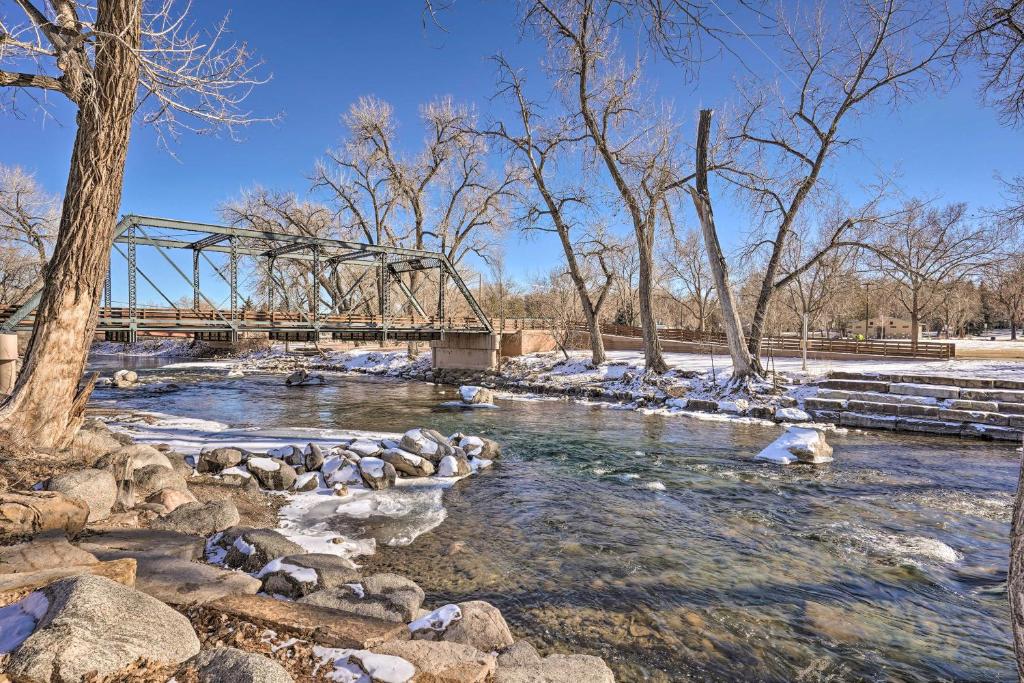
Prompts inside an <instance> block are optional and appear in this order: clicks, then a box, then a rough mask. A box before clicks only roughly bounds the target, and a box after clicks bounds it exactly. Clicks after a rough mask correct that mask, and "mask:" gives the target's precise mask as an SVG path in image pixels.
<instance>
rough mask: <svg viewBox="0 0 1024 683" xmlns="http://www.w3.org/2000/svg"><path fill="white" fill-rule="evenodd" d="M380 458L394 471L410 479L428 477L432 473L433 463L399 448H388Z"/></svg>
mask: <svg viewBox="0 0 1024 683" xmlns="http://www.w3.org/2000/svg"><path fill="white" fill-rule="evenodd" d="M380 458H381V460H383V461H384V462H387V463H391V465H392V466H393V467H394V468H395V470H396V471H398V472H401V473H402V474H405V475H408V476H410V477H429V476H430V475H431V474H433V473H434V465H433V463H431V462H430V461H429V460H427V459H426V458H422V457H420V456H418V455H414V454H412V453H410V452H409V451H403V450H402V449H401V448H389V449H387V450H386V451H384V452H383V453H381V455H380Z"/></svg>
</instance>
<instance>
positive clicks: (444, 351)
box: [430, 332, 501, 370]
mask: <svg viewBox="0 0 1024 683" xmlns="http://www.w3.org/2000/svg"><path fill="white" fill-rule="evenodd" d="M500 346H501V335H498V334H493V333H491V334H481V333H479V332H445V333H444V334H443V335H442V337H441V338H440V339H435V340H433V341H432V342H430V356H431V365H432V366H433V368H434V369H435V370H441V369H444V370H493V369H495V368H497V367H498V349H499V347H500Z"/></svg>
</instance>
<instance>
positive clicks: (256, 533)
mask: <svg viewBox="0 0 1024 683" xmlns="http://www.w3.org/2000/svg"><path fill="white" fill-rule="evenodd" d="M210 544H211V547H219V548H221V549H223V550H224V559H223V562H224V565H225V566H227V567H231V568H232V569H241V570H242V571H245V572H257V571H259V570H260V569H262V568H263V567H264V566H265V565H266V564H267V563H268V562H270V561H271V560H273V559H274V558H277V557H284V556H285V555H295V554H298V553H301V552H303V550H302V546H300V545H299V544H298V543H294V542H292V541H289V540H288V539H287V538H285V537H284V535H283V534H281V532H279V531H274V530H273V529H254V528H251V527H245V526H235V527H231V528H230V529H225V530H224V531H223V532H222V533H220V534H218V535H216V536H214V537H213V538H211V539H210ZM207 556H210V553H209V552H208V553H207Z"/></svg>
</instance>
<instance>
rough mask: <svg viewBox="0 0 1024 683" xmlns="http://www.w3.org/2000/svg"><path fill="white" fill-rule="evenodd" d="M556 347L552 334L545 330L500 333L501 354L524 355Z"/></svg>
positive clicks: (552, 349) (551, 349) (543, 351)
mask: <svg viewBox="0 0 1024 683" xmlns="http://www.w3.org/2000/svg"><path fill="white" fill-rule="evenodd" d="M557 348H558V345H557V344H555V338H554V336H553V335H552V334H551V332H549V331H547V330H519V331H518V332H506V333H504V334H503V335H501V355H502V356H525V355H526V354H528V353H545V352H547V351H554V350H555V349H557Z"/></svg>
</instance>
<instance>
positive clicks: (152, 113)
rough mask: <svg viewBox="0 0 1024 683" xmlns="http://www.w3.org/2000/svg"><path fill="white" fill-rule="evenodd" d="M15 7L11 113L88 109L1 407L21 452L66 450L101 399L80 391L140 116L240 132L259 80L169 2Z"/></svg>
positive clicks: (1, 70) (19, 0)
mask: <svg viewBox="0 0 1024 683" xmlns="http://www.w3.org/2000/svg"><path fill="white" fill-rule="evenodd" d="M10 4H12V5H13V7H10V8H8V9H5V10H3V14H2V15H0V87H3V88H5V89H8V90H7V92H8V93H9V95H10V96H9V97H6V98H5V99H4V108H5V109H12V108H16V107H18V106H19V95H25V96H26V97H32V95H31V93H32V91H39V90H41V91H45V92H48V93H58V94H61V95H63V96H64V97H66V98H67V99H68V100H69V101H70V102H71V103H72V104H73V105H74V106H75V107H76V108H77V116H76V123H77V131H76V136H75V145H74V149H73V151H72V154H71V164H70V170H69V173H68V182H67V187H66V190H65V192H64V203H63V207H62V211H61V221H60V226H59V230H58V234H57V240H56V243H55V244H54V248H53V254H52V257H51V259H50V266H49V268H48V271H47V275H48V276H47V279H46V283H45V286H44V288H43V292H42V299H41V301H40V303H39V306H38V308H37V309H36V316H35V327H34V330H33V334H32V338H31V340H30V342H29V345H28V350H27V352H26V356H25V360H24V364H23V367H22V371H21V373H20V375H19V377H18V381H17V383H16V385H15V388H14V393H13V395H12V396H11V397H10V398H9V399H8V400H7V401H6V402H5V404H4V405H3V406H2V407H0V431H2V432H3V433H4V435H5V436H6V437H7V438H8V439H10V440H11V441H13V442H15V443H31V444H33V445H35V446H37V447H44V448H45V447H60V446H63V445H65V444H67V443H68V442H69V440H70V438H71V436H72V434H73V433H74V431H75V430H76V429H77V427H78V425H79V424H80V419H81V413H82V409H83V407H84V405H85V401H86V400H87V399H88V396H89V394H90V392H91V384H87V385H86V386H85V388H84V389H82V390H81V391H79V390H78V383H79V380H80V378H81V376H82V371H83V369H84V367H85V360H86V355H87V353H88V347H89V343H90V341H91V339H92V335H93V332H94V330H95V327H96V308H97V305H98V301H99V295H100V289H101V287H102V283H103V279H104V276H105V274H106V269H107V256H108V249H109V244H110V237H111V233H112V229H113V226H114V220H115V217H116V215H117V210H118V207H119V204H120V199H121V185H122V181H123V178H124V165H125V156H126V152H127V148H128V138H129V134H130V132H131V124H132V120H133V118H134V116H135V114H136V112H137V110H139V109H140V108H141V109H142V110H143V111H144V112H145V113H144V114H143V119H144V120H145V121H147V122H149V123H153V124H158V125H159V126H160V127H161V130H163V131H164V132H165V133H166V134H167V135H170V136H173V135H175V134H177V132H178V131H180V130H182V129H185V128H202V129H209V128H212V127H221V126H224V127H227V128H228V129H229V130H231V129H233V128H235V127H237V126H240V125H244V124H245V123H248V122H249V121H251V120H252V118H251V117H250V116H249V115H248V113H246V112H244V111H240V109H239V106H238V105H239V104H240V103H241V102H242V101H243V100H244V98H245V95H246V94H248V92H249V89H250V88H251V87H252V86H253V85H255V84H256V83H258V82H259V81H260V79H259V78H258V77H256V75H255V74H254V72H253V68H254V65H253V62H252V60H251V58H250V54H249V50H248V48H247V47H246V46H245V45H244V44H226V43H225V41H224V40H223V33H222V31H223V28H224V27H223V25H221V26H219V27H218V28H217V29H215V31H214V32H213V34H212V35H209V36H208V35H205V34H200V33H199V32H198V31H196V30H194V29H193V28H192V27H191V26H190V25H189V24H188V22H187V17H186V16H185V10H178V9H177V8H176V6H175V5H174V4H172V3H171V2H170V1H168V2H164V3H162V4H161V3H157V4H154V5H152V6H149V5H147V7H146V10H145V11H144V9H143V4H142V1H141V0H98V2H97V3H96V4H95V6H93V5H91V4H90V3H84V2H78V1H77V0H53V1H52V2H48V3H46V5H45V6H38V5H37V4H35V3H34V2H33V1H32V0H15V1H14V2H13V3H10ZM139 91H141V93H142V96H141V97H137V93H138V92H139ZM36 101H39V100H38V99H37V100H36ZM140 105H141V106H140Z"/></svg>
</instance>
